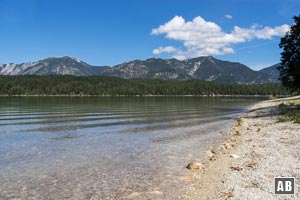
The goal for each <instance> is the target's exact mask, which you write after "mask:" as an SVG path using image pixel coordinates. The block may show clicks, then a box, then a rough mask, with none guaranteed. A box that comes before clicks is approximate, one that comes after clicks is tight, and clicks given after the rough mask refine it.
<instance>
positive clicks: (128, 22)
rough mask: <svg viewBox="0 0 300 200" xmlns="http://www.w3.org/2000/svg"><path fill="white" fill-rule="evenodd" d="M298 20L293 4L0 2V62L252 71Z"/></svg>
mask: <svg viewBox="0 0 300 200" xmlns="http://www.w3.org/2000/svg"><path fill="white" fill-rule="evenodd" d="M299 14H300V0H180V1H179V0H108V1H105V0H51V1H49V0H0V48H1V50H0V63H2V64H4V63H23V62H28V61H36V60H40V59H43V58H46V57H56V56H57V57H60V56H71V57H76V58H79V59H81V60H83V61H85V62H87V63H89V64H91V65H96V66H107V65H108V66H114V65H116V64H120V63H123V62H128V61H131V60H135V59H140V60H145V59H148V58H151V57H156V58H177V59H181V60H183V59H189V58H193V57H198V56H206V55H211V56H214V57H216V58H218V59H221V60H229V61H234V62H241V63H243V64H246V65H247V66H249V67H250V68H252V69H255V70H258V69H261V68H263V67H268V66H270V65H272V64H275V63H278V62H279V61H280V52H281V49H280V48H279V46H278V44H279V42H280V38H281V37H282V36H284V34H285V33H286V31H288V29H289V26H290V25H291V24H293V20H292V17H293V16H294V15H299Z"/></svg>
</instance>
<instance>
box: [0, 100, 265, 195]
mask: <svg viewBox="0 0 300 200" xmlns="http://www.w3.org/2000/svg"><path fill="white" fill-rule="evenodd" d="M258 100H259V99H255V98H228V97H227V98H223V97H222V98H221V97H217V98H208V97H82V98H80V97H0V199H1V200H2V199H14V198H15V199H124V198H127V197H133V196H135V199H174V198H176V197H177V196H178V195H180V194H181V193H183V192H184V190H185V189H186V187H187V186H188V184H189V183H188V182H186V181H182V179H181V177H183V176H190V175H191V174H190V172H189V171H188V170H186V169H185V166H186V165H187V163H189V162H194V161H201V159H203V151H204V150H205V149H206V148H208V147H209V146H211V145H214V144H215V143H218V142H219V141H221V140H222V138H224V137H225V135H226V133H227V132H226V130H227V129H228V128H229V127H230V126H231V125H232V124H233V123H234V119H235V118H236V117H237V116H238V115H240V114H241V113H242V112H244V111H245V110H246V109H247V108H249V106H250V105H252V104H253V103H255V102H256V101H258ZM220 133H222V134H220ZM130 195H131V196H130Z"/></svg>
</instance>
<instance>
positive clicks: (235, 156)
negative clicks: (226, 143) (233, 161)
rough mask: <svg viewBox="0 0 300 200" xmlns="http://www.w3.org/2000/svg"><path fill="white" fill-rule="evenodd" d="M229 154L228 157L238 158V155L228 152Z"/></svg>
mask: <svg viewBox="0 0 300 200" xmlns="http://www.w3.org/2000/svg"><path fill="white" fill-rule="evenodd" d="M229 156H230V158H239V157H240V156H239V155H236V154H230V155H229Z"/></svg>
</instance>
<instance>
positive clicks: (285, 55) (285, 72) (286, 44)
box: [278, 16, 300, 92]
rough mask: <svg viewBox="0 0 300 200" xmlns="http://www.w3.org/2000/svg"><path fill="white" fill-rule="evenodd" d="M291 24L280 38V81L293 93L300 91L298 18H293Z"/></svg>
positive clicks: (299, 23) (299, 34) (299, 24)
mask: <svg viewBox="0 0 300 200" xmlns="http://www.w3.org/2000/svg"><path fill="white" fill-rule="evenodd" d="M293 18H294V21H295V24H293V25H292V26H291V28H290V30H289V31H288V32H287V33H286V35H285V36H284V37H283V38H281V41H280V44H279V47H280V48H282V49H283V52H282V53H281V65H280V66H279V67H278V70H279V71H280V80H281V81H282V84H283V85H284V86H285V87H287V88H289V89H291V90H292V91H294V92H299V91H300V16H294V17H293Z"/></svg>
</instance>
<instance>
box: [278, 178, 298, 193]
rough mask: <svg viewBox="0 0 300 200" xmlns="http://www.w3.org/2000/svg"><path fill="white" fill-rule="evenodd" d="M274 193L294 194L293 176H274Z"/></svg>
mask: <svg viewBox="0 0 300 200" xmlns="http://www.w3.org/2000/svg"><path fill="white" fill-rule="evenodd" d="M275 194H295V178H294V177H286V178H284V177H278V178H276V177H275Z"/></svg>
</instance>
